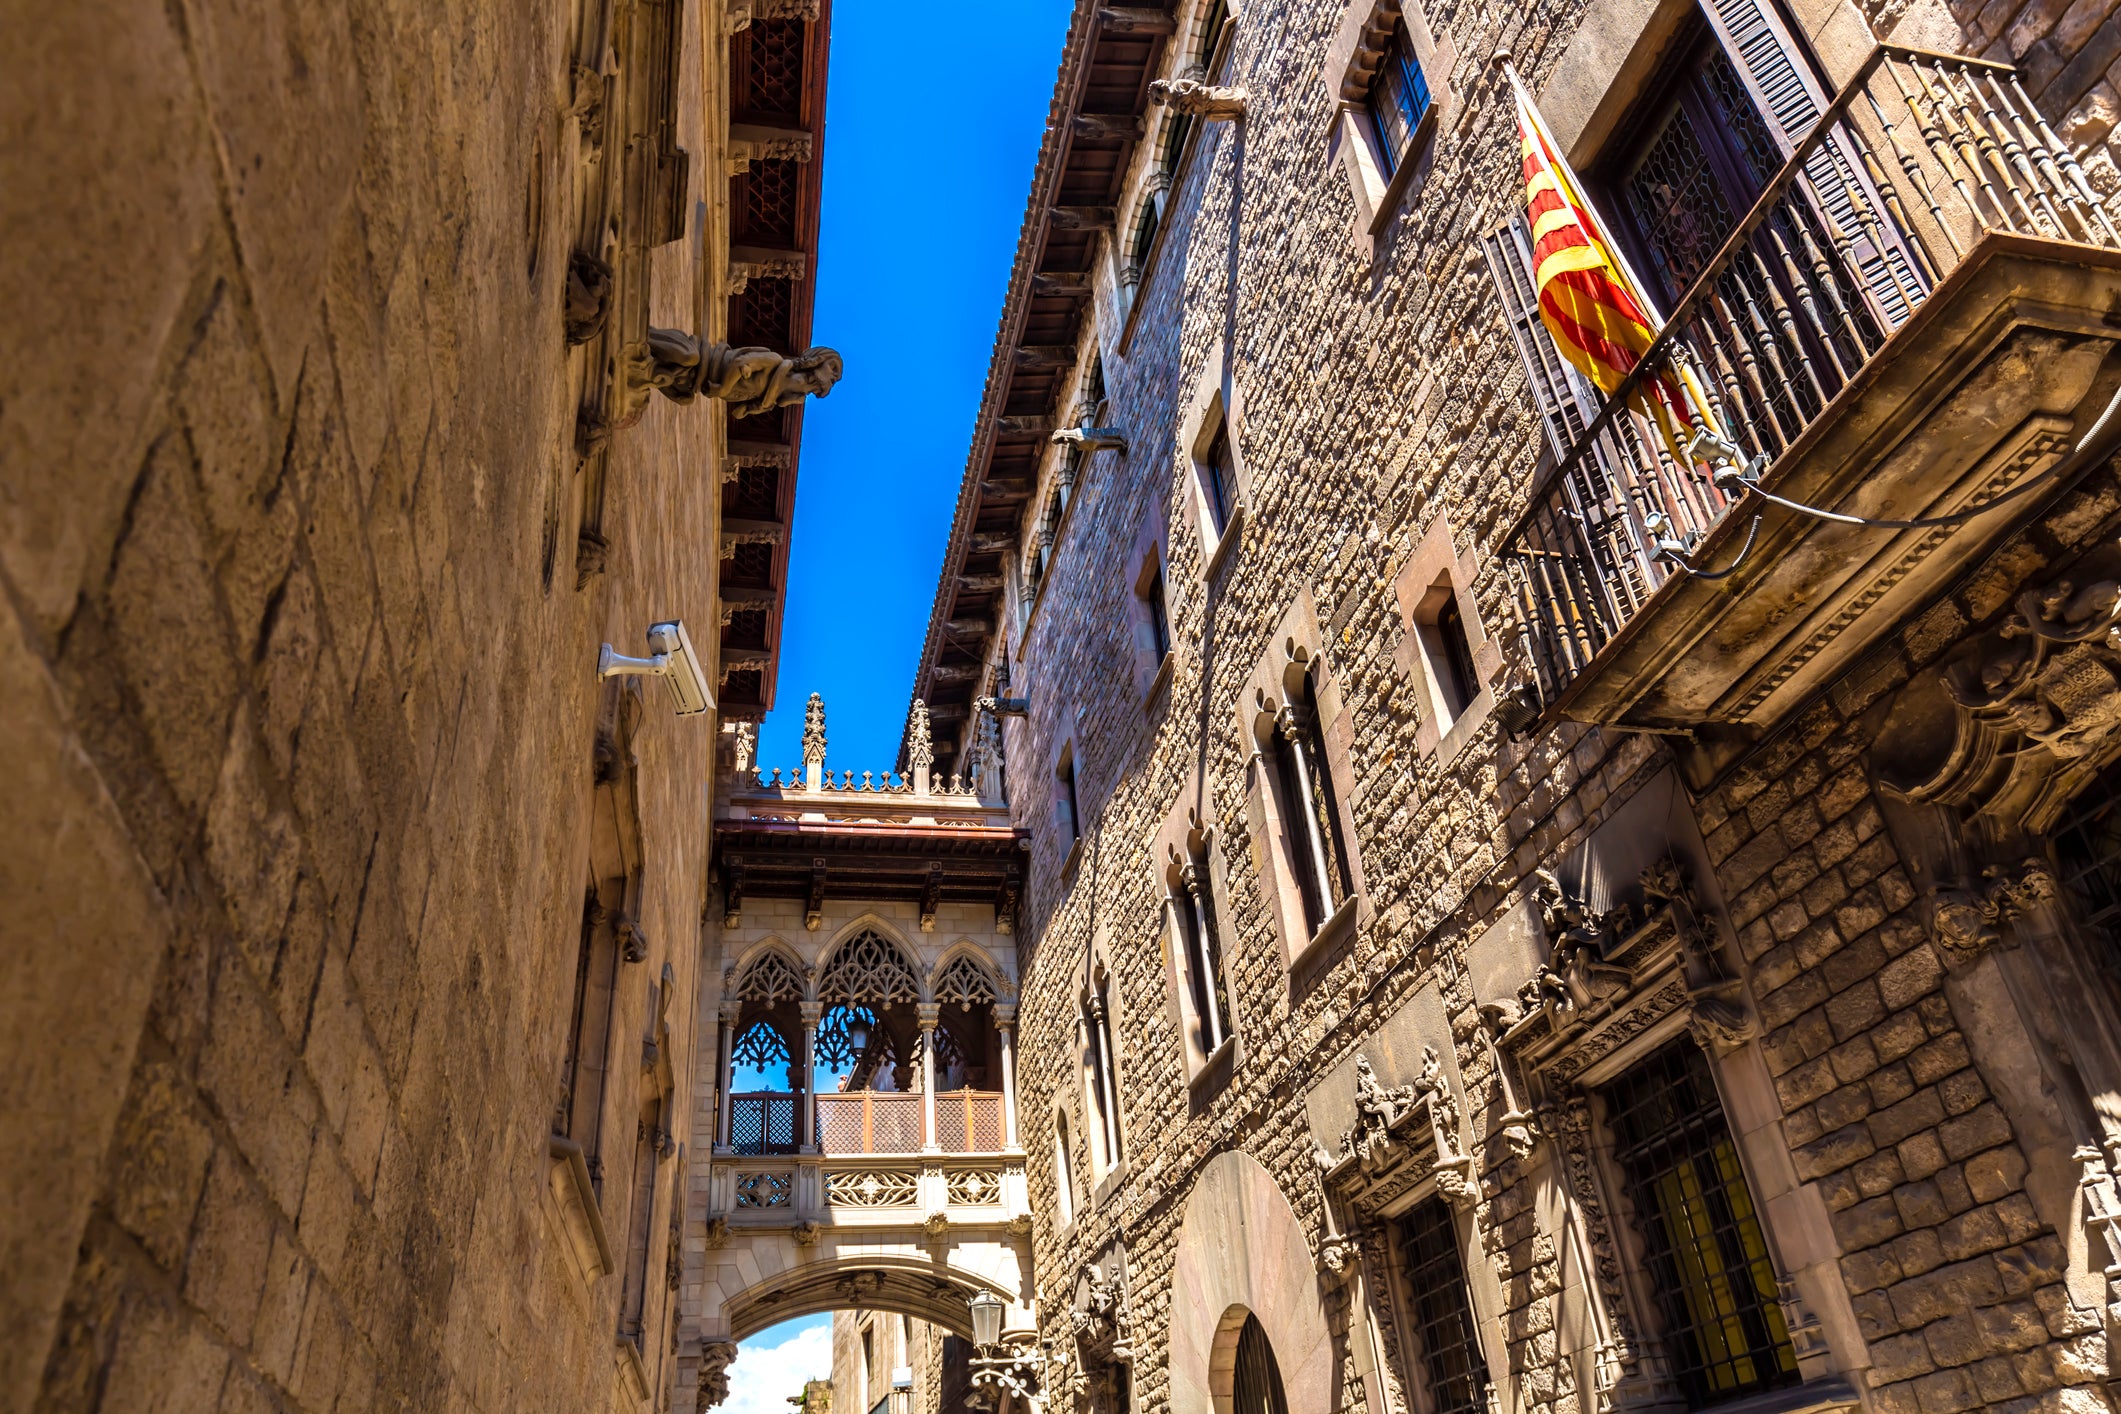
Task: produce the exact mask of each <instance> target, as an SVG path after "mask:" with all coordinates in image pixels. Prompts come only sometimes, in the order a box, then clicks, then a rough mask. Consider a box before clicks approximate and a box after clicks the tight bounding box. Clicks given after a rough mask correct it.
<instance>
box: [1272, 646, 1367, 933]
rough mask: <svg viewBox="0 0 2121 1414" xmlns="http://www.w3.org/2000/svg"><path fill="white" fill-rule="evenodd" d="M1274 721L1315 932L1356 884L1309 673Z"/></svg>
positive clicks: (1278, 772)
mask: <svg viewBox="0 0 2121 1414" xmlns="http://www.w3.org/2000/svg"><path fill="white" fill-rule="evenodd" d="M1274 725H1275V733H1274V767H1275V778H1276V782H1277V784H1278V786H1279V787H1280V801H1279V803H1280V805H1281V806H1282V815H1283V817H1284V820H1285V822H1286V823H1285V825H1284V828H1285V829H1286V830H1287V831H1288V833H1289V836H1290V847H1291V850H1292V851H1293V853H1294V855H1295V858H1294V859H1293V860H1292V861H1291V864H1292V866H1293V867H1294V870H1295V873H1296V879H1297V884H1298V886H1299V887H1300V888H1301V889H1302V891H1303V901H1304V921H1305V923H1306V924H1307V925H1308V926H1309V928H1310V930H1311V931H1312V932H1313V933H1316V932H1317V931H1318V930H1319V929H1320V928H1322V927H1324V926H1325V924H1326V920H1327V919H1329V918H1331V917H1332V916H1333V914H1334V912H1335V911H1336V910H1338V909H1339V907H1340V906H1341V904H1342V903H1344V902H1346V900H1347V897H1348V895H1349V894H1350V893H1352V892H1353V886H1352V884H1351V882H1350V880H1349V878H1348V872H1347V867H1346V866H1347V859H1346V851H1345V849H1344V848H1343V847H1342V841H1341V837H1340V814H1339V812H1338V811H1337V810H1336V809H1334V804H1333V780H1332V776H1331V774H1330V772H1329V771H1328V770H1327V767H1326V752H1325V737H1324V735H1323V734H1322V733H1321V732H1320V731H1319V726H1318V699H1317V696H1316V694H1315V693H1314V692H1313V691H1312V688H1311V676H1310V673H1309V672H1306V673H1305V674H1304V679H1303V690H1302V696H1301V697H1299V698H1298V699H1297V700H1295V701H1293V702H1290V703H1289V704H1287V705H1286V706H1284V707H1283V708H1282V709H1281V712H1280V713H1279V715H1277V716H1276V718H1275V723H1274Z"/></svg>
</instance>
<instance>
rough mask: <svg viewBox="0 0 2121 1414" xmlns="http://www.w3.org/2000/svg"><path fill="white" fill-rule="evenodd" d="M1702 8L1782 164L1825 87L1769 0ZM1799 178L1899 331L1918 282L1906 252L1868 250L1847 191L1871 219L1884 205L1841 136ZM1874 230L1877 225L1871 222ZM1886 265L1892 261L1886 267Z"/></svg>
mask: <svg viewBox="0 0 2121 1414" xmlns="http://www.w3.org/2000/svg"><path fill="white" fill-rule="evenodd" d="M1705 9H1706V10H1707V12H1708V17H1709V23H1710V24H1711V25H1712V26H1714V28H1715V30H1716V35H1717V38H1718V39H1719V40H1721V41H1722V44H1723V49H1724V52H1725V53H1727V54H1729V55H1730V56H1731V59H1732V61H1733V62H1734V63H1735V64H1737V66H1738V70H1739V72H1740V74H1742V75H1743V76H1744V78H1745V82H1746V85H1747V87H1749V88H1751V89H1752V91H1753V99H1754V101H1755V102H1756V103H1758V104H1759V105H1760V111H1761V114H1762V115H1763V116H1764V117H1766V119H1767V120H1768V125H1769V126H1770V127H1771V128H1772V129H1773V130H1774V133H1775V137H1776V140H1777V141H1778V142H1779V143H1780V144H1781V146H1782V155H1783V156H1784V157H1785V158H1787V157H1788V156H1789V155H1790V154H1791V153H1793V152H1795V151H1796V150H1797V144H1798V143H1799V142H1801V141H1803V140H1804V136H1805V134H1807V133H1809V132H1810V131H1811V130H1812V125H1813V124H1815V123H1817V122H1818V121H1819V115H1820V114H1821V113H1823V112H1825V111H1826V105H1827V102H1828V99H1827V93H1826V90H1825V88H1824V87H1823V86H1822V85H1821V84H1820V82H1819V79H1818V78H1817V76H1816V75H1814V74H1813V72H1812V68H1811V65H1810V63H1809V62H1808V61H1807V60H1806V59H1805V58H1804V56H1803V55H1802V54H1801V53H1800V52H1799V51H1798V48H1797V44H1796V41H1795V40H1794V39H1792V38H1791V37H1790V32H1789V30H1788V29H1787V28H1785V27H1784V25H1783V23H1782V18H1781V16H1779V15H1777V14H1776V13H1775V12H1774V11H1773V9H1772V8H1771V0H1708V3H1707V4H1706V6H1705ZM1804 174H1805V176H1806V177H1807V178H1809V179H1810V182H1811V187H1812V191H1813V192H1814V193H1815V194H1816V195H1817V197H1818V205H1819V206H1820V208H1821V209H1822V211H1823V212H1824V214H1825V215H1826V217H1827V218H1828V219H1829V220H1831V221H1832V222H1833V223H1834V225H1836V226H1838V227H1839V228H1840V229H1841V231H1842V233H1843V234H1844V235H1846V236H1847V237H1848V238H1849V242H1850V246H1851V254H1852V257H1853V259H1854V260H1855V262H1856V267H1857V269H1858V271H1860V272H1861V274H1862V277H1863V284H1864V289H1865V291H1866V292H1867V293H1868V294H1869V296H1870V299H1871V303H1872V306H1873V307H1874V308H1875V309H1876V310H1877V312H1878V313H1879V315H1880V316H1882V318H1883V319H1884V321H1885V324H1886V327H1887V328H1889V329H1896V328H1898V327H1899V326H1900V325H1901V324H1902V323H1904V322H1905V321H1906V319H1907V317H1908V314H1909V312H1910V311H1909V308H1908V303H1907V296H1906V294H1905V289H1908V288H1916V287H1917V277H1916V275H1915V273H1914V269H1913V267H1912V266H1911V265H1910V264H1909V263H1908V259H1907V255H1906V253H1905V252H1904V251H1902V250H1900V249H1899V247H1898V246H1897V245H1895V246H1893V247H1891V248H1889V249H1888V250H1885V251H1880V250H1879V249H1878V248H1877V246H1876V245H1875V244H1873V243H1872V241H1871V240H1870V238H1869V235H1868V233H1867V231H1866V229H1865V222H1864V221H1863V219H1862V218H1861V217H1860V216H1859V214H1858V212H1857V206H1856V201H1855V198H1854V196H1853V195H1852V189H1854V188H1857V187H1858V186H1859V185H1860V189H1861V190H1862V192H1863V200H1864V203H1865V204H1866V205H1867V206H1868V207H1869V208H1870V211H1871V212H1872V213H1873V216H1874V218H1875V215H1876V213H1879V212H1882V211H1884V210H1885V203H1884V202H1883V201H1882V200H1881V199H1880V198H1879V195H1878V193H1877V191H1876V190H1875V189H1873V188H1872V186H1871V183H1870V179H1869V178H1868V177H1867V176H1866V175H1865V174H1864V173H1863V171H1862V169H1861V168H1860V167H1859V166H1858V165H1857V163H1856V162H1855V160H1854V158H1853V155H1852V154H1851V153H1850V152H1849V151H1848V149H1847V147H1846V146H1845V145H1844V144H1843V143H1842V141H1841V140H1840V138H1838V137H1835V138H1831V139H1829V140H1828V141H1826V142H1824V143H1821V144H1820V145H1819V146H1818V147H1817V148H1815V149H1814V150H1813V152H1812V155H1811V156H1810V157H1809V158H1807V159H1806V160H1805V164H1804ZM1871 224H1872V225H1878V224H1880V223H1879V222H1877V221H1876V220H1875V219H1874V220H1873V221H1872V222H1871ZM1888 260H1890V261H1891V262H1892V264H1891V266H1890V267H1888V266H1887V264H1886V262H1887V261H1888Z"/></svg>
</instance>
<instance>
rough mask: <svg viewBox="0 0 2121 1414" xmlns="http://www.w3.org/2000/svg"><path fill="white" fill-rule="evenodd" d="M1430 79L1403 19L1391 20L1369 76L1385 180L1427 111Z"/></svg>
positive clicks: (1408, 150)
mask: <svg viewBox="0 0 2121 1414" xmlns="http://www.w3.org/2000/svg"><path fill="white" fill-rule="evenodd" d="M1429 102H1430V100H1429V80H1428V78H1427V77H1426V76H1425V75H1424V74H1423V73H1422V71H1421V61H1420V60H1418V59H1416V58H1415V57H1414V41H1413V39H1412V37H1410V36H1409V35H1408V34H1407V26H1406V22H1405V21H1404V20H1400V21H1396V22H1394V24H1393V26H1392V36H1391V40H1390V42H1389V43H1387V44H1386V46H1385V52H1384V55H1383V58H1382V59H1381V61H1380V62H1379V64H1378V68H1377V76H1376V77H1375V78H1373V79H1371V80H1370V119H1371V121H1372V122H1374V123H1376V125H1377V147H1378V155H1379V158H1380V161H1379V164H1378V165H1379V166H1380V167H1382V168H1383V169H1384V177H1385V180H1386V181H1390V180H1391V179H1392V177H1393V176H1394V175H1395V174H1396V173H1397V172H1398V171H1399V169H1400V166H1401V165H1402V164H1403V163H1405V162H1406V160H1407V158H1408V156H1409V155H1410V153H1411V150H1412V148H1413V146H1414V139H1415V138H1416V136H1418V135H1419V134H1420V132H1421V120H1422V119H1423V118H1424V117H1426V116H1428V112H1429Z"/></svg>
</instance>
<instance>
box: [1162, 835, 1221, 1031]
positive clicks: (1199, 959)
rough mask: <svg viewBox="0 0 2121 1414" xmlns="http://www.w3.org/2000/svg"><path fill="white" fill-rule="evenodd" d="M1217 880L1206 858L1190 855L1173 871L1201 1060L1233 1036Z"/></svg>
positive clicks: (1175, 922) (1176, 920)
mask: <svg viewBox="0 0 2121 1414" xmlns="http://www.w3.org/2000/svg"><path fill="white" fill-rule="evenodd" d="M1214 888H1215V880H1214V877H1213V875H1212V874H1211V873H1210V872H1209V869H1208V861H1207V859H1206V858H1205V857H1188V858H1187V859H1186V860H1185V861H1184V862H1183V863H1182V864H1181V865H1180V866H1179V867H1178V868H1177V869H1176V870H1175V871H1174V872H1173V877H1172V881H1171V893H1170V900H1169V902H1170V908H1171V924H1172V941H1173V942H1174V943H1176V944H1177V945H1178V947H1179V949H1180V953H1181V956H1182V959H1183V962H1184V973H1185V982H1186V990H1185V1000H1186V1004H1187V1010H1188V1011H1189V1012H1190V1013H1191V1018H1192V1022H1193V1031H1194V1044H1195V1046H1196V1048H1197V1049H1198V1051H1199V1055H1200V1059H1201V1060H1206V1059H1207V1058H1208V1057H1210V1056H1212V1055H1214V1054H1215V1053H1216V1052H1217V1051H1219V1050H1221V1049H1222V1045H1223V1042H1225V1041H1227V1040H1228V1039H1229V1038H1230V1034H1231V1030H1230V1002H1229V992H1228V991H1227V989H1226V987H1225V984H1224V979H1223V959H1222V942H1221V938H1220V937H1219V936H1218V934H1217V931H1216V926H1215V898H1214Z"/></svg>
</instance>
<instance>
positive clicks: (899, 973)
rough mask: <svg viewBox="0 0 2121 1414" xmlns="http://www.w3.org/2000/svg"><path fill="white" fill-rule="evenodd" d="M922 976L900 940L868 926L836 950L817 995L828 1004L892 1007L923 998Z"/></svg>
mask: <svg viewBox="0 0 2121 1414" xmlns="http://www.w3.org/2000/svg"><path fill="white" fill-rule="evenodd" d="M920 995H921V984H920V977H919V974H917V973H916V972H915V971H914V969H913V964H912V963H911V962H909V961H908V960H907V958H906V955H905V953H904V952H902V951H900V950H899V947H898V945H897V944H896V943H893V942H892V941H891V940H890V939H888V938H886V937H884V936H883V935H882V934H881V933H878V932H876V931H874V930H873V929H864V930H863V931H862V932H860V933H858V934H856V935H855V936H854V937H852V938H850V939H848V940H847V941H846V942H844V943H842V944H840V946H839V949H838V950H837V951H836V952H834V953H833V955H832V961H831V962H829V963H827V964H826V966H825V970H824V971H823V972H822V973H820V974H819V976H818V982H817V996H818V1000H819V1001H820V1002H823V1003H824V1004H826V1005H827V1006H831V1005H834V1004H843V1003H852V1002H867V1003H870V1004H872V1005H878V1006H888V1005H890V1004H891V1003H893V1002H913V1001H919V1000H920Z"/></svg>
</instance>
